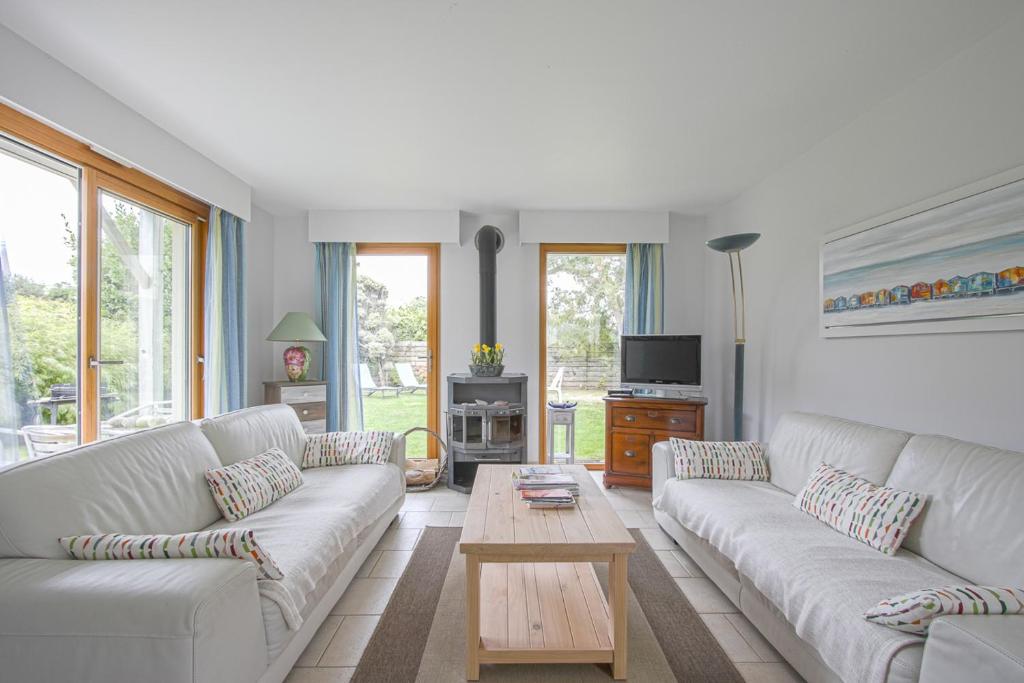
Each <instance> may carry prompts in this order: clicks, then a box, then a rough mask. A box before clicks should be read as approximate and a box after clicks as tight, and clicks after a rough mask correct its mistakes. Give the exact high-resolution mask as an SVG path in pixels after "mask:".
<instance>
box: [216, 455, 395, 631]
mask: <svg viewBox="0 0 1024 683" xmlns="http://www.w3.org/2000/svg"><path fill="white" fill-rule="evenodd" d="M402 476H403V475H402V472H401V470H399V469H398V467H397V466H396V465H394V464H390V463H389V464H387V465H346V466H344V467H325V468H320V469H315V470H308V471H306V472H305V473H304V483H303V485H302V486H300V487H299V488H298V489H296V490H295V491H293V492H291V493H290V494H288V495H287V496H285V497H284V498H281V499H280V500H278V501H276V502H275V503H273V504H272V505H270V506H269V507H266V508H264V509H262V510H260V511H259V512H255V513H253V514H251V515H249V516H248V517H246V519H245V526H246V528H248V529H252V530H253V531H254V532H256V535H257V537H258V538H259V539H260V545H261V546H262V547H263V548H264V549H265V550H266V551H267V552H268V553H270V554H271V555H272V556H273V558H274V561H275V562H276V563H277V566H278V567H280V568H281V572H282V573H283V574H284V578H283V579H281V580H280V581H261V582H260V586H259V589H260V594H261V595H262V596H264V597H266V598H268V599H270V600H272V601H274V602H276V603H277V604H278V606H279V607H280V608H281V611H282V614H283V615H284V617H285V618H286V620H288V621H289V625H290V626H291V627H292V628H293V629H294V628H297V627H298V625H299V624H301V616H300V615H301V614H302V613H303V612H304V611H305V608H306V604H307V602H308V599H309V595H310V593H311V592H312V591H313V590H314V589H315V588H316V586H317V583H318V582H319V581H320V580H321V579H322V578H323V577H324V576H326V575H327V573H328V572H329V571H330V569H331V567H332V566H333V565H334V564H335V561H336V560H337V558H338V557H339V556H340V555H341V554H342V553H343V552H345V550H346V548H348V547H349V546H350V545H351V544H353V543H354V542H355V539H356V538H357V536H358V534H359V532H360V531H362V530H363V529H364V528H366V527H367V526H369V525H371V524H373V522H375V521H377V519H378V518H379V517H380V516H381V515H382V514H384V512H385V511H386V510H387V509H388V508H389V507H390V506H391V505H392V504H393V503H394V502H395V501H397V500H399V499H400V498H401V497H402V496H403V495H404V487H403V482H402ZM231 524H232V522H228V521H226V520H221V521H220V522H217V523H216V524H214V525H212V526H211V527H210V528H212V529H218V528H224V527H228V526H230V525H231Z"/></svg>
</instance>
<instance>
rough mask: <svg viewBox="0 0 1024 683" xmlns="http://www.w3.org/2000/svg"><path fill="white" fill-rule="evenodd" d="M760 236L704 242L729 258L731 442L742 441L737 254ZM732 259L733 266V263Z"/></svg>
mask: <svg viewBox="0 0 1024 683" xmlns="http://www.w3.org/2000/svg"><path fill="white" fill-rule="evenodd" d="M760 236H761V234H760V233H757V232H743V233H739V234H737V235H726V236H725V237H716V238H715V239H713V240H708V241H707V245H708V247H709V248H710V249H714V250H715V251H720V252H722V253H723V254H726V255H727V256H728V257H729V274H730V275H732V325H733V332H734V334H735V337H736V372H735V373H734V375H735V385H734V387H733V403H732V405H733V415H732V434H733V436H732V438H733V440H734V441H742V440H743V349H744V346H745V345H746V343H747V339H746V337H747V323H746V318H747V307H746V301H745V297H744V292H743V262H742V261H740V252H741V251H743V250H744V249H746V248H747V247H749V246H750V245H751V244H753V243H754V242H756V241H757V238H759V237H760ZM733 256H735V257H736V258H735V263H733V260H734V259H733ZM737 273H738V274H739V284H740V287H739V290H740V291H739V296H737V294H736V275H737Z"/></svg>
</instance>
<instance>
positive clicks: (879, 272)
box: [818, 167, 1024, 337]
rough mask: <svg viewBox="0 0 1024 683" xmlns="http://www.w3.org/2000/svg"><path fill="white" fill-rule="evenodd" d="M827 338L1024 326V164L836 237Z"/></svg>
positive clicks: (825, 289)
mask: <svg viewBox="0 0 1024 683" xmlns="http://www.w3.org/2000/svg"><path fill="white" fill-rule="evenodd" d="M819 280H820V290H819V298H818V304H819V309H818V310H819V312H820V320H821V334H822V336H824V337H855V336H867V335H886V334H890V335H891V334H924V333H933V332H978V331H986V330H1018V329H1024V167H1021V168H1017V169H1014V170H1012V171H1008V172H1006V173H1002V174H999V175H998V176H994V177H992V178H988V179H986V180H983V181H979V182H977V183H972V184H971V185H967V186H965V187H962V188H959V189H957V190H953V191H951V192H947V193H945V194H942V195H939V196H937V197H933V198H931V199H928V200H925V201H923V202H918V203H917V204H914V205H912V206H908V207H905V208H903V209H900V210H898V211H893V212H891V213H888V214H885V215H883V216H879V217H877V218H873V219H871V220H868V221H863V222H861V223H858V224H856V225H852V226H850V227H848V228H844V229H843V230H840V231H838V232H835V233H832V234H830V235H827V236H826V237H825V238H824V240H822V243H821V250H820V278H819Z"/></svg>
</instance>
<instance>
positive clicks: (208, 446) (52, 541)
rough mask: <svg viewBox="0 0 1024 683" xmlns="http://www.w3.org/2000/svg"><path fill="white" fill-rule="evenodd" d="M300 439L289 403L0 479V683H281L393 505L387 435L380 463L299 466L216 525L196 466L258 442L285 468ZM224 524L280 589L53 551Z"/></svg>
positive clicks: (255, 448) (201, 563)
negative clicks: (273, 566)
mask: <svg viewBox="0 0 1024 683" xmlns="http://www.w3.org/2000/svg"><path fill="white" fill-rule="evenodd" d="M304 439H305V435H304V434H303V431H302V427H301V425H300V424H299V421H298V419H297V418H296V416H295V413H294V411H293V410H292V408H290V407H289V406H285V405H278V406H264V407H259V408H249V409H246V410H240V411H237V412H234V413H229V414H227V415H223V416H220V417H216V418H212V419H207V420H203V421H202V422H200V423H199V424H198V425H197V424H194V423H189V422H185V423H179V424H173V425H168V426H164V427H158V428H155V429H151V430H148V431H145V432H139V433H136V434H131V435H128V436H123V437H120V438H116V439H112V440H110V441H104V442H100V443H96V444H91V445H88V446H84V447H82V448H77V449H74V450H71V451H67V452H64V453H60V454H57V455H53V456H50V457H47V458H43V459H40V460H34V461H27V462H25V463H22V464H19V465H16V466H14V467H11V468H8V469H5V470H2V471H0V680H3V681H11V682H12V683H13V682H18V683H20V682H23V681H26V682H30V681H59V680H63V681H102V682H103V683H119V682H134V681H147V682H149V681H152V682H158V683H179V682H181V683H185V682H187V683H198V682H209V683H235V682H238V683H243V682H245V683H251V682H253V681H260V682H261V683H263V682H266V683H270V682H275V683H276V682H279V681H282V680H284V678H285V676H287V675H288V672H289V671H290V669H291V667H292V665H293V664H294V663H295V661H296V659H297V658H298V657H299V655H300V654H301V653H302V651H303V650H304V649H305V647H306V645H307V644H308V643H309V641H310V639H311V638H312V637H313V635H314V634H315V633H316V630H317V628H318V627H319V626H320V624H321V623H322V622H323V621H324V619H325V618H326V616H327V615H328V613H329V612H330V609H331V607H332V606H333V605H334V604H335V602H336V601H337V600H338V598H339V597H340V596H341V594H342V593H343V592H344V590H345V588H346V587H347V586H348V584H349V583H350V582H351V580H352V578H353V576H354V575H355V573H356V571H357V570H358V569H359V567H360V565H361V564H362V563H363V560H365V559H366V557H367V555H369V553H370V551H371V550H372V549H373V547H374V546H375V545H376V543H377V541H378V540H379V539H380V537H381V535H383V533H384V531H385V530H386V529H387V527H388V525H389V524H390V522H391V521H392V520H393V519H394V518H395V516H396V514H397V513H398V511H399V508H400V507H401V506H402V504H403V501H404V498H405V479H404V457H405V442H404V440H403V439H402V438H401V437H398V436H396V441H395V443H394V446H393V448H392V456H391V462H389V463H387V464H386V465H345V466H341V467H325V468H318V469H310V470H304V471H303V479H304V483H303V484H302V486H301V487H299V488H298V489H296V490H295V491H293V492H291V493H289V494H288V495H287V496H285V497H284V498H282V499H280V500H278V501H276V502H275V503H273V504H272V505H270V506H269V507H267V508H265V509H263V510H260V511H259V512H257V513H255V514H253V515H250V516H249V517H246V518H245V519H243V520H240V521H238V522H234V523H228V522H227V521H225V520H224V519H223V518H222V517H221V515H220V513H219V511H218V510H217V507H216V506H215V504H214V502H213V498H212V496H211V495H210V491H209V489H208V488H207V484H206V481H205V479H204V476H203V473H204V471H205V470H206V469H208V468H210V467H219V466H221V465H224V464H230V463H233V462H236V461H238V460H241V459H244V458H247V457H251V456H253V455H256V454H258V453H260V452H262V451H264V450H266V449H267V448H270V447H271V446H277V447H279V448H281V449H282V450H284V451H285V453H287V454H288V455H289V457H291V458H292V459H293V460H294V461H295V462H296V463H297V464H299V463H301V459H302V449H303V446H304ZM226 526H232V527H244V528H251V529H253V530H255V531H256V535H257V539H258V540H259V542H260V544H261V545H262V546H263V547H264V548H265V549H266V550H267V551H268V552H269V553H270V554H271V556H272V557H273V558H274V561H275V562H276V563H277V564H278V566H280V568H281V569H282V571H283V572H284V575H285V578H284V579H283V580H281V581H259V582H257V580H256V571H255V568H254V565H252V564H250V563H248V562H242V561H239V560H228V559H194V560H193V559H182V560H141V561H109V562H106V561H101V562H83V561H76V560H71V559H68V558H67V555H66V554H65V553H64V551H63V550H62V549H61V547H60V545H59V544H58V542H57V538H58V537H59V536H66V535H71V534H85V533H100V532H117V533H179V532H185V531H195V530H201V529H208V528H217V527H226ZM282 606H285V607H286V608H287V609H283V608H282ZM287 614H290V615H291V619H290V620H289V619H288V618H286V615H287Z"/></svg>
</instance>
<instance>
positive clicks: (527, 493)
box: [512, 465, 580, 508]
mask: <svg viewBox="0 0 1024 683" xmlns="http://www.w3.org/2000/svg"><path fill="white" fill-rule="evenodd" d="M512 485H513V486H514V487H515V489H516V490H517V491H519V492H520V496H521V498H522V499H523V500H524V501H526V504H527V505H528V506H529V507H531V508H554V507H568V506H571V505H574V504H575V503H576V499H575V497H574V496H578V495H579V493H580V486H579V484H577V483H576V480H575V479H574V478H573V476H572V475H571V474H563V473H562V471H561V469H560V468H559V467H558V466H557V465H554V466H553V465H546V466H545V465H530V466H525V467H520V468H519V471H518V472H515V473H514V474H513V475H512Z"/></svg>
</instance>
